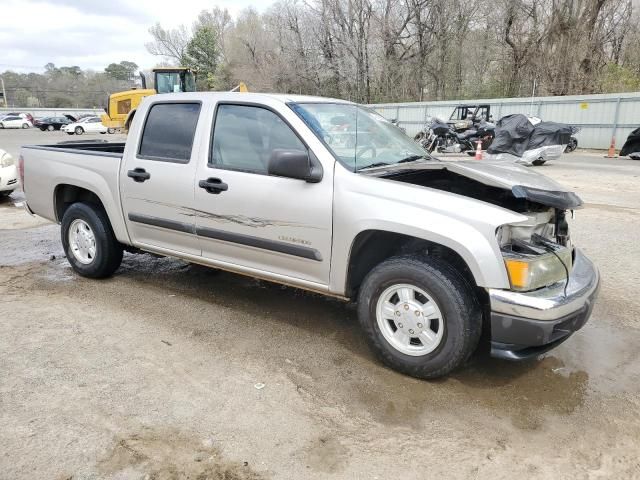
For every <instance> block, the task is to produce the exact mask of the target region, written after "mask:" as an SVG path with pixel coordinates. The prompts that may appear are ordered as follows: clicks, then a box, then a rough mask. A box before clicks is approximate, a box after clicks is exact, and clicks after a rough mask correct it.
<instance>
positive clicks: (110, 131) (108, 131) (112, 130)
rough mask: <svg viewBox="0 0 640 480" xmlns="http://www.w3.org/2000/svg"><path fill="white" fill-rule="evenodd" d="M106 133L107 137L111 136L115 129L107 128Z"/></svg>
mask: <svg viewBox="0 0 640 480" xmlns="http://www.w3.org/2000/svg"><path fill="white" fill-rule="evenodd" d="M107 133H108V134H109V135H113V134H114V133H116V129H115V128H108V129H107Z"/></svg>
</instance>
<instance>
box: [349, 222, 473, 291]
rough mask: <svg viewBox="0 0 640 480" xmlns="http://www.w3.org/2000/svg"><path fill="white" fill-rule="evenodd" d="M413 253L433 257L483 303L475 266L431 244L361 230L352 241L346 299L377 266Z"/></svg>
mask: <svg viewBox="0 0 640 480" xmlns="http://www.w3.org/2000/svg"><path fill="white" fill-rule="evenodd" d="M412 253H420V254H424V255H427V256H433V257H436V258H438V259H439V260H441V261H445V262H446V263H448V264H449V265H451V266H452V267H454V269H455V270H456V271H458V272H459V273H460V274H461V275H462V277H463V278H464V279H465V281H466V282H467V283H468V284H469V285H470V287H471V288H472V289H473V290H474V291H476V292H477V295H478V297H479V299H480V300H481V301H483V303H484V297H486V290H485V289H484V288H482V287H480V286H478V285H479V284H481V283H482V281H481V279H479V278H478V266H477V265H470V264H469V263H468V262H467V261H466V260H465V259H464V258H463V256H462V255H460V253H458V252H457V251H456V250H454V249H453V248H451V247H450V246H447V245H444V244H443V243H440V242H436V241H433V240H428V239H424V238H419V237H414V236H411V235H405V234H401V233H396V232H391V231H386V230H376V229H371V230H364V231H362V232H360V233H358V235H356V237H355V238H354V239H353V242H352V244H351V250H350V253H349V260H348V265H347V274H346V285H345V296H347V297H350V298H353V297H354V296H355V294H356V292H357V291H358V288H359V286H360V284H361V283H362V281H363V280H364V278H365V277H366V276H367V274H368V273H369V272H370V271H371V270H372V269H373V268H374V267H375V266H376V265H378V264H380V263H381V262H383V261H385V260H387V259H388V258H391V257H394V256H398V255H406V254H412ZM479 280H480V281H479Z"/></svg>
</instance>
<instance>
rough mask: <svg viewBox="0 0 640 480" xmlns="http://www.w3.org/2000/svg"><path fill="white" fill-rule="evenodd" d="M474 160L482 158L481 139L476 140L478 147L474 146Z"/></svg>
mask: <svg viewBox="0 0 640 480" xmlns="http://www.w3.org/2000/svg"><path fill="white" fill-rule="evenodd" d="M476 160H482V140H478V147H477V148H476Z"/></svg>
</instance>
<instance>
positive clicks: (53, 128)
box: [47, 125, 56, 132]
mask: <svg viewBox="0 0 640 480" xmlns="http://www.w3.org/2000/svg"><path fill="white" fill-rule="evenodd" d="M55 129H56V128H55V127H54V126H53V125H49V126H48V127H47V130H48V131H50V132H53V131H54V130H55Z"/></svg>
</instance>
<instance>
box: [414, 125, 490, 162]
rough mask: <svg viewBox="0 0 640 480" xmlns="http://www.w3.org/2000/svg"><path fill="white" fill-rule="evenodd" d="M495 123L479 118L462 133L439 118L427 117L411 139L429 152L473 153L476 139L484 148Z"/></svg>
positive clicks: (488, 143)
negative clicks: (423, 125) (421, 127)
mask: <svg viewBox="0 0 640 480" xmlns="http://www.w3.org/2000/svg"><path fill="white" fill-rule="evenodd" d="M495 128H496V127H495V125H494V124H493V123H491V122H487V121H485V120H481V121H479V122H477V123H474V124H473V128H470V129H468V130H466V131H464V132H462V133H458V132H456V131H455V129H454V128H453V127H452V126H451V125H449V124H447V123H446V122H444V121H442V120H440V119H439V118H435V117H432V118H428V119H427V122H426V123H425V127H424V128H423V129H422V130H421V131H420V132H418V133H417V134H416V136H415V137H413V140H414V141H415V142H416V143H418V144H419V145H420V146H421V147H422V148H424V149H425V150H427V151H428V152H429V153H432V152H434V151H435V152H437V153H461V152H465V153H466V154H467V155H474V154H475V151H476V148H477V144H478V141H480V142H481V143H482V149H486V148H487V147H488V146H489V145H491V142H492V141H493V139H494V137H495Z"/></svg>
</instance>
